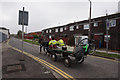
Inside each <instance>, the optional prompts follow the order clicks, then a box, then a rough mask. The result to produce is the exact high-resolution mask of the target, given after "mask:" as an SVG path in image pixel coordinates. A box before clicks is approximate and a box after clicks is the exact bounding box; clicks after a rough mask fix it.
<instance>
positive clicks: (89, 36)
mask: <svg viewBox="0 0 120 80" xmlns="http://www.w3.org/2000/svg"><path fill="white" fill-rule="evenodd" d="M88 1H89V2H90V11H89V33H88V38H89V39H91V8H92V2H91V1H90V0H88Z"/></svg>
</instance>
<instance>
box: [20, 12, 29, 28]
mask: <svg viewBox="0 0 120 80" xmlns="http://www.w3.org/2000/svg"><path fill="white" fill-rule="evenodd" d="M23 16H24V17H23ZM23 19H24V25H26V26H27V25H28V11H24V12H23V11H21V10H19V22H18V24H19V25H23Z"/></svg>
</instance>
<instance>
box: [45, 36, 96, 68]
mask: <svg viewBox="0 0 120 80" xmlns="http://www.w3.org/2000/svg"><path fill="white" fill-rule="evenodd" d="M86 40H88V41H87V42H86ZM92 51H93V52H92ZM47 52H48V53H50V55H51V58H52V60H53V61H57V56H58V55H60V56H61V57H63V58H64V65H65V66H67V67H69V66H70V65H71V59H70V56H72V57H75V60H74V61H75V62H76V63H82V62H83V61H84V58H86V57H87V54H90V53H91V52H92V53H91V54H93V53H94V52H95V45H94V44H93V43H92V42H91V41H90V40H89V39H88V38H85V39H82V40H81V41H80V42H78V45H77V46H75V47H71V46H68V45H66V46H63V47H57V48H48V51H47Z"/></svg>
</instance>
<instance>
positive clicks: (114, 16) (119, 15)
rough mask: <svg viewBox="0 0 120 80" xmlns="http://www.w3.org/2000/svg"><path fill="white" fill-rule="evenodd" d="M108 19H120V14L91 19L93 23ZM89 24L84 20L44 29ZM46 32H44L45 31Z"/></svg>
mask: <svg viewBox="0 0 120 80" xmlns="http://www.w3.org/2000/svg"><path fill="white" fill-rule="evenodd" d="M106 18H108V19H111V18H120V13H116V14H110V15H108V16H100V17H96V18H93V19H91V21H93V20H94V21H102V20H105V19H106ZM88 22H89V20H82V21H78V22H73V23H68V24H66V25H62V26H57V27H52V28H47V29H44V30H48V29H54V28H61V27H65V26H69V25H74V24H76V23H88ZM44 30H42V31H44Z"/></svg>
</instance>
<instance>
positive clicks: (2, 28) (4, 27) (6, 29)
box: [0, 27, 8, 30]
mask: <svg viewBox="0 0 120 80" xmlns="http://www.w3.org/2000/svg"><path fill="white" fill-rule="evenodd" d="M0 29H3V30H8V29H7V28H5V27H0Z"/></svg>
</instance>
